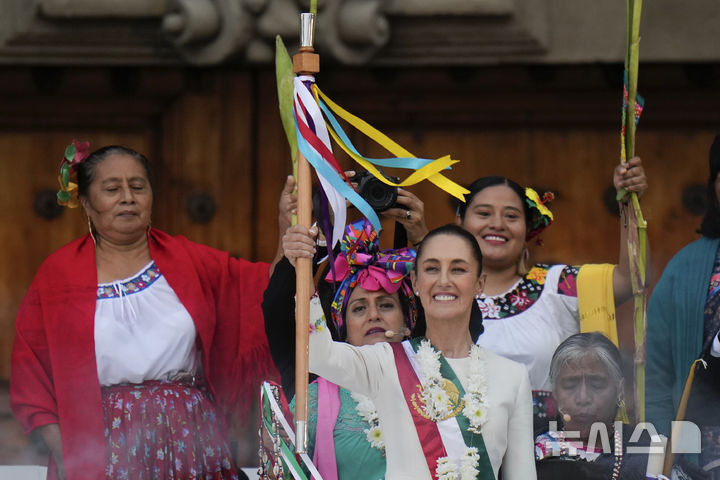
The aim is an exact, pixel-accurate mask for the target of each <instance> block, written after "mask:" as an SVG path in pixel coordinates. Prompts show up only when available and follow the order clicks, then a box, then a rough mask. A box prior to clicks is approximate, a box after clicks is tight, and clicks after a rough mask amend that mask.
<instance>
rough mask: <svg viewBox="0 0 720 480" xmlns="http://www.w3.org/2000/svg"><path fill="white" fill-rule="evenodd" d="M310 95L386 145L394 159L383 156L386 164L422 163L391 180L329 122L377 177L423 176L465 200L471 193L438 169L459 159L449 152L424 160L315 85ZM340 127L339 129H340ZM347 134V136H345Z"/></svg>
mask: <svg viewBox="0 0 720 480" xmlns="http://www.w3.org/2000/svg"><path fill="white" fill-rule="evenodd" d="M312 92H313V95H314V96H315V98H316V100H317V101H318V103H319V102H320V101H321V99H322V101H323V102H324V103H325V104H326V105H327V107H329V109H330V110H332V111H333V112H335V114H336V115H338V116H339V117H340V118H342V119H343V120H345V121H346V122H348V123H350V124H351V125H352V126H353V127H355V128H357V129H358V130H359V131H360V132H362V133H363V134H364V135H366V136H367V137H369V138H371V139H372V140H373V141H374V142H376V143H377V144H379V145H381V146H382V147H383V148H385V149H386V150H387V151H389V152H390V153H392V154H393V155H395V156H396V157H398V158H396V159H394V161H392V160H389V159H386V161H385V162H386V163H384V165H385V166H392V167H398V168H414V167H412V166H410V165H409V162H408V161H407V160H408V159H415V160H414V161H415V162H418V163H417V165H419V164H425V165H424V166H422V167H421V168H420V169H418V170H417V171H416V172H415V173H413V174H412V175H410V177H408V178H407V179H406V180H405V181H403V182H400V183H394V182H391V181H390V180H388V179H386V178H385V177H384V176H383V175H382V174H381V173H380V172H379V171H378V170H377V169H376V168H375V167H374V166H373V165H372V163H373V162H371V161H370V159H368V158H365V157H363V156H361V155H359V154H358V153H357V150H355V148H354V147H352V148H350V146H349V144H346V143H345V142H343V141H342V139H341V138H340V136H339V135H338V134H337V133H336V131H335V130H334V129H333V128H332V126H334V125H337V126H338V127H339V124H338V123H337V121H335V122H334V123H333V125H332V126H331V127H329V128H328V130H329V131H330V134H331V135H333V140H335V142H336V143H337V144H338V145H339V146H340V147H341V148H342V149H343V150H345V152H347V153H348V155H350V156H351V157H352V158H353V159H354V160H355V161H357V162H358V163H359V164H361V165H362V166H363V167H365V169H367V170H368V171H369V172H371V173H372V174H373V175H374V176H375V177H377V178H378V180H380V181H382V182H384V183H386V184H388V185H392V186H396V187H402V186H409V185H415V184H416V183H419V182H421V181H422V180H429V181H430V182H432V183H434V184H435V185H436V186H438V187H439V188H441V189H442V190H444V191H446V192H447V193H449V194H450V195H452V196H454V197H456V198H458V199H460V200H462V201H465V194H468V193H470V192H469V191H468V190H467V189H465V188H464V187H462V186H461V185H458V184H457V183H455V182H453V181H452V180H450V179H448V178H447V177H445V176H443V175H442V174H441V173H439V172H440V171H441V170H444V169H446V168H448V167H450V166H451V165H454V164H455V163H457V162H458V161H459V160H453V159H451V158H450V155H446V156H444V157H440V158H438V159H436V160H427V159H417V157H415V155H413V154H412V153H410V152H409V151H407V150H406V149H405V148H403V147H402V146H400V145H398V144H397V143H396V142H394V141H393V140H392V139H390V138H389V137H388V136H387V135H385V134H384V133H382V132H380V131H379V130H377V129H376V128H374V127H373V126H372V125H370V124H369V123H367V122H366V121H364V120H362V119H361V118H359V117H357V116H355V115H353V114H351V113H350V112H348V111H346V110H345V109H343V108H342V107H340V106H339V105H338V104H336V103H335V102H333V101H332V100H331V99H330V98H329V97H328V96H327V95H325V94H324V93H323V92H322V91H321V90H320V88H319V87H318V86H317V85H313V87H312ZM340 130H342V129H340ZM345 138H347V136H345Z"/></svg>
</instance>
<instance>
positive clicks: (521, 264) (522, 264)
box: [517, 246, 530, 277]
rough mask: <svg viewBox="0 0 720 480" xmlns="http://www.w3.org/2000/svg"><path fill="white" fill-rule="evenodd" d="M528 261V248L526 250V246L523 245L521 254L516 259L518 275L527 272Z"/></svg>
mask: <svg viewBox="0 0 720 480" xmlns="http://www.w3.org/2000/svg"><path fill="white" fill-rule="evenodd" d="M529 261H530V250H528V248H527V246H525V247H523V251H522V254H521V255H520V259H519V260H518V264H517V272H518V275H520V276H521V277H522V276H524V275H525V274H527V273H528V272H529V270H528V267H527V264H528V263H529Z"/></svg>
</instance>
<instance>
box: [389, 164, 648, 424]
mask: <svg viewBox="0 0 720 480" xmlns="http://www.w3.org/2000/svg"><path fill="white" fill-rule="evenodd" d="M613 184H614V186H615V188H616V189H617V190H619V189H621V188H624V189H625V190H627V191H630V192H636V193H638V194H639V195H642V193H643V192H644V191H645V190H646V189H647V181H646V178H645V172H644V169H643V167H642V162H641V160H640V158H639V157H635V158H632V159H631V160H630V161H629V162H628V164H627V165H622V164H621V165H618V166H617V167H616V168H615V170H614V173H613ZM468 189H469V190H470V193H469V194H467V195H466V196H465V203H462V204H459V205H458V208H457V217H456V222H457V224H458V225H460V226H462V227H463V228H464V229H466V230H467V231H468V232H470V233H472V234H473V236H474V237H475V238H476V239H477V242H478V244H479V245H480V249H481V250H482V253H483V269H484V272H485V273H486V275H487V280H486V282H485V291H484V292H483V294H482V295H481V296H480V298H479V299H478V301H477V303H478V306H479V307H480V311H481V312H482V317H480V316H477V317H475V316H474V317H473V319H472V322H471V327H472V326H473V325H474V322H482V326H483V327H484V333H483V334H482V335H480V337H479V338H478V340H477V342H478V344H479V345H482V346H484V347H486V348H488V349H489V350H491V351H493V352H495V353H498V354H500V355H502V356H504V357H506V358H510V359H511V360H516V361H518V362H520V363H523V364H525V365H526V366H527V367H528V372H529V374H530V384H531V386H532V388H533V403H534V411H535V415H536V421H537V422H538V425H537V427H538V428H547V424H546V423H547V418H551V417H553V416H554V415H555V413H556V411H555V407H554V402H553V401H552V397H551V396H550V390H551V385H550V381H549V378H548V372H549V369H550V360H551V358H552V354H553V352H554V351H555V348H556V347H557V346H558V345H559V344H560V342H562V341H563V340H564V339H565V338H567V337H569V336H570V335H572V334H574V333H578V331H580V329H581V323H582V330H583V331H596V330H598V331H602V332H603V333H605V334H606V335H608V336H609V337H610V338H611V339H613V340H614V342H615V344H617V329H616V326H615V323H614V320H615V305H619V304H621V303H623V302H624V301H626V300H627V299H628V298H630V296H631V294H632V286H631V280H630V266H629V260H628V254H627V242H626V239H625V238H626V237H625V235H626V229H627V222H626V221H625V212H626V209H625V207H624V206H623V207H622V208H621V222H620V223H621V235H620V237H621V238H620V256H619V260H618V264H617V268H616V265H607V264H606V265H583V266H582V267H576V266H570V265H552V266H551V265H540V264H538V265H531V266H528V264H527V263H528V248H527V243H528V242H529V241H531V240H533V239H537V238H538V235H539V234H540V233H541V232H542V231H543V230H544V229H545V228H547V227H548V226H549V225H550V224H551V223H552V221H553V215H552V213H551V211H550V210H549V208H548V201H549V200H551V199H552V194H546V195H542V196H540V195H538V194H537V193H536V192H535V191H534V190H533V189H531V188H522V187H521V186H520V185H518V184H517V183H515V182H513V181H512V180H510V179H507V178H505V177H499V176H490V177H483V178H480V179H478V180H476V181H474V182H473V183H472V184H470V186H469V187H468ZM415 203H417V202H415ZM415 203H409V205H411V206H412V205H415ZM420 204H422V202H420ZM413 208H414V207H411V209H410V210H408V212H406V213H405V214H404V216H405V217H407V218H410V219H413V218H416V217H418V216H421V215H422V209H419V210H418V211H415V210H414V209H413ZM400 216H403V215H400ZM408 232H409V233H412V235H409V240H410V242H411V243H413V244H417V243H418V242H420V241H422V236H423V233H419V234H418V233H417V232H416V231H415V230H413V231H410V230H409V231H408ZM543 424H544V425H543Z"/></svg>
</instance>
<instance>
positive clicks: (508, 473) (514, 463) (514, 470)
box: [502, 366, 536, 480]
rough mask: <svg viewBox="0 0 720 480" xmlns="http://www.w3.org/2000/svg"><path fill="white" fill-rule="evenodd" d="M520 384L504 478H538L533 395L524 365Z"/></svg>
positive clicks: (505, 459) (511, 420)
mask: <svg viewBox="0 0 720 480" xmlns="http://www.w3.org/2000/svg"><path fill="white" fill-rule="evenodd" d="M518 381H519V383H520V385H519V387H518V391H517V397H516V398H515V408H514V409H513V412H512V415H511V416H510V419H509V421H508V432H507V450H506V451H505V456H504V457H503V461H502V477H503V480H528V479H534V478H536V473H535V440H534V438H533V414H532V404H533V403H532V395H531V393H530V381H529V380H528V374H527V370H526V368H525V367H524V366H522V367H521V370H520V378H519V379H518Z"/></svg>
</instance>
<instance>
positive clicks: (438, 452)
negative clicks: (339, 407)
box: [310, 225, 535, 480]
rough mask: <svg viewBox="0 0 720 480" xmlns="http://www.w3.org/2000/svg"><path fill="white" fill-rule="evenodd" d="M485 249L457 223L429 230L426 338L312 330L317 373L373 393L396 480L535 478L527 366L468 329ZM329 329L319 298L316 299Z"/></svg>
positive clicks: (421, 275)
mask: <svg viewBox="0 0 720 480" xmlns="http://www.w3.org/2000/svg"><path fill="white" fill-rule="evenodd" d="M483 282H484V277H483V276H482V254H481V253H480V248H479V247H478V244H477V242H476V241H475V239H474V238H473V237H472V235H470V234H469V233H468V232H466V231H465V230H463V229H462V228H460V227H458V226H456V225H447V226H445V227H441V228H439V229H436V230H433V231H432V232H430V233H429V234H428V235H427V236H426V237H425V239H424V240H423V242H422V244H421V245H420V246H419V247H418V253H417V259H416V267H415V270H413V272H412V283H413V287H414V289H415V295H416V296H417V297H419V298H420V300H421V303H422V305H423V308H424V312H425V317H426V323H427V330H426V336H425V337H424V338H416V339H412V340H406V341H404V342H402V344H399V343H378V344H375V345H366V346H362V347H356V346H353V345H349V344H347V343H341V342H333V341H332V339H331V337H330V334H329V332H328V330H327V328H315V329H314V331H313V333H312V334H311V335H310V370H311V371H313V372H315V373H317V374H318V375H321V376H323V377H325V378H327V379H328V380H330V381H332V382H335V383H337V384H338V385H340V386H342V387H344V388H348V389H350V390H352V391H355V392H359V393H362V394H364V395H367V396H369V397H370V398H371V399H372V401H373V403H374V404H375V406H376V407H377V416H378V418H379V427H380V429H381V430H382V435H383V438H384V440H385V454H386V457H387V472H386V477H385V478H387V479H388V480H395V479H413V480H418V479H431V478H440V479H449V478H456V479H462V480H468V479H473V480H476V479H487V480H490V479H493V480H494V479H497V478H498V472H499V471H500V469H501V468H502V477H503V478H504V479H505V480H527V479H531V478H534V477H535V466H534V462H533V454H532V413H531V406H532V404H531V400H530V398H531V397H530V385H529V382H528V378H527V371H526V369H525V368H524V367H523V366H522V365H520V364H518V363H515V362H512V361H510V360H507V359H504V358H502V357H500V356H498V355H495V354H493V353H491V352H489V351H487V350H485V349H483V348H482V347H479V346H477V345H475V344H474V342H473V340H472V337H471V335H470V330H469V322H470V312H471V309H472V305H473V302H474V301H475V297H476V296H478V295H480V293H481V292H482V288H483ZM311 314H312V315H311V316H313V318H314V320H313V319H311V321H313V322H315V321H318V320H319V323H314V324H315V325H320V326H321V327H322V326H323V320H322V310H321V308H320V305H319V302H317V301H315V302H314V303H313V304H312V305H311Z"/></svg>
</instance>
